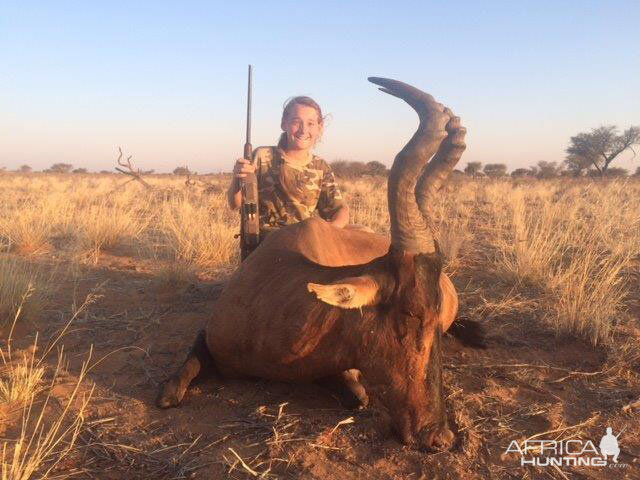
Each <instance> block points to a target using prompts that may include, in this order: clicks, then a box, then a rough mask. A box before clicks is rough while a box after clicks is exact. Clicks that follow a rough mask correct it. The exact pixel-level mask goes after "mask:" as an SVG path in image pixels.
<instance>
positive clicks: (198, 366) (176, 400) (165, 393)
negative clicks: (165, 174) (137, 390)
mask: <svg viewBox="0 0 640 480" xmlns="http://www.w3.org/2000/svg"><path fill="white" fill-rule="evenodd" d="M212 367H213V358H211V354H210V353H209V349H208V348H207V342H206V337H205V331H204V330H201V331H200V332H199V333H198V336H197V337H196V340H195V342H193V346H192V347H191V351H190V352H189V354H188V355H187V359H186V360H185V362H184V363H183V364H182V366H181V367H180V368H179V369H178V371H177V372H176V373H174V374H173V375H172V376H171V377H170V378H169V380H167V381H166V382H165V384H164V385H162V387H161V388H160V392H159V393H158V397H157V398H156V405H157V406H158V407H160V408H169V407H177V406H178V405H179V404H180V402H181V401H182V398H183V397H184V394H185V392H186V391H187V388H189V385H190V384H191V382H192V381H193V380H194V379H195V378H196V377H197V376H198V375H199V374H200V373H201V372H202V370H204V369H208V368H212Z"/></svg>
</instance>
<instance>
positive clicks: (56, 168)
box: [45, 163, 73, 173]
mask: <svg viewBox="0 0 640 480" xmlns="http://www.w3.org/2000/svg"><path fill="white" fill-rule="evenodd" d="M72 168H73V165H71V164H70V163H54V164H53V165H51V166H50V167H49V168H48V169H47V170H45V172H52V173H69V172H70V171H71V169H72Z"/></svg>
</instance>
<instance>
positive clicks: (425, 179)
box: [416, 108, 467, 227]
mask: <svg viewBox="0 0 640 480" xmlns="http://www.w3.org/2000/svg"><path fill="white" fill-rule="evenodd" d="M444 111H445V113H447V114H449V116H450V120H449V123H447V126H446V130H447V134H448V136H447V138H445V139H444V141H443V142H442V144H441V145H440V149H439V150H438V152H437V153H436V154H435V156H434V157H433V158H432V159H431V161H430V162H429V164H428V165H427V166H426V167H425V169H424V173H423V174H422V176H421V177H420V180H418V184H417V185H416V201H417V202H418V208H419V209H420V212H421V213H422V216H423V217H424V218H425V221H426V222H427V226H428V227H429V226H430V225H429V223H430V222H431V220H430V219H431V214H430V212H429V209H430V207H431V206H432V205H433V200H434V198H435V196H436V193H437V192H438V190H440V189H441V188H442V185H443V184H444V182H445V180H446V179H447V177H448V176H449V174H450V173H451V171H452V170H453V168H454V167H455V166H456V164H457V163H458V160H460V157H462V153H463V152H464V150H465V149H466V148H467V146H466V144H465V143H464V137H465V135H466V133H467V129H466V128H464V127H463V126H462V125H461V124H460V117H456V116H455V115H454V114H453V112H452V111H451V110H449V109H448V108H445V109H444Z"/></svg>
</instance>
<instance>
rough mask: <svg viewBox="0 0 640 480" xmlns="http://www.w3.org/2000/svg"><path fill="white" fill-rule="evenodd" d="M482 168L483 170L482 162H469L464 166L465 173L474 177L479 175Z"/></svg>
mask: <svg viewBox="0 0 640 480" xmlns="http://www.w3.org/2000/svg"><path fill="white" fill-rule="evenodd" d="M480 170H482V162H469V163H467V166H466V167H464V173H466V174H467V175H471V176H472V177H477V176H478V173H480Z"/></svg>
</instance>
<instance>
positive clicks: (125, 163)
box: [116, 147, 154, 190]
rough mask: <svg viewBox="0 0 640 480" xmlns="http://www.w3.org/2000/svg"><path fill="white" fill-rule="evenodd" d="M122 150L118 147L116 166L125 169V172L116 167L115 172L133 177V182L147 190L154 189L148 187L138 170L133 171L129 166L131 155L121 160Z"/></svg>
mask: <svg viewBox="0 0 640 480" xmlns="http://www.w3.org/2000/svg"><path fill="white" fill-rule="evenodd" d="M122 156H123V154H122V149H121V148H120V147H118V159H117V162H118V165H120V166H121V167H124V168H126V170H124V169H122V168H118V167H116V170H117V171H118V172H120V173H124V174H125V175H129V176H131V177H133V179H134V180H136V181H138V182H140V183H141V184H142V185H144V186H145V188H147V189H148V190H154V187H152V186H151V185H149V184H148V183H147V182H146V181H145V180H144V179H143V178H142V174H141V172H140V170H139V169H138V170H134V169H133V166H132V165H131V157H132V155H129V156H128V157H127V159H126V160H124V161H123V160H122Z"/></svg>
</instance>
